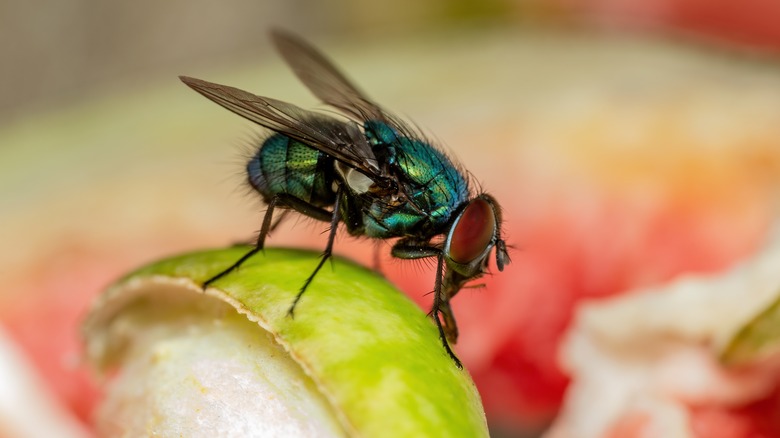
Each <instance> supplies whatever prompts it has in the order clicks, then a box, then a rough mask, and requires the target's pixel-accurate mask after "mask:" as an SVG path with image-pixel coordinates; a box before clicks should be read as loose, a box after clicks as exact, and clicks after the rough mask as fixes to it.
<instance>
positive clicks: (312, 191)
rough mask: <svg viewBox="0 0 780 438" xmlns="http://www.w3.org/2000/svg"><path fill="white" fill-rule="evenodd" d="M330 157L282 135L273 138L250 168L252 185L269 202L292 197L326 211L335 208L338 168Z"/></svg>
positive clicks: (266, 143) (261, 148) (250, 164)
mask: <svg viewBox="0 0 780 438" xmlns="http://www.w3.org/2000/svg"><path fill="white" fill-rule="evenodd" d="M333 164H334V163H333V159H332V158H330V157H329V156H328V155H326V154H324V153H322V152H320V151H318V150H316V149H314V148H311V147H309V146H307V145H305V144H303V143H301V142H299V141H297V140H293V139H291V138H290V137H287V136H285V135H281V134H275V135H272V136H271V137H269V138H268V139H267V140H265V142H263V145H262V146H261V147H260V150H258V151H257V153H256V154H255V156H254V157H252V159H251V160H250V161H249V164H247V174H248V176H249V183H250V184H251V185H252V187H254V188H255V190H257V191H258V192H260V194H261V195H263V198H264V199H265V200H266V201H268V200H269V199H270V198H272V197H274V196H275V195H279V194H288V195H292V196H295V197H296V198H298V199H300V200H302V201H305V202H307V203H310V204H314V205H316V206H319V207H322V206H327V205H331V204H333V202H334V201H335V199H336V196H335V193H334V191H333V178H334V172H335V170H334V166H333Z"/></svg>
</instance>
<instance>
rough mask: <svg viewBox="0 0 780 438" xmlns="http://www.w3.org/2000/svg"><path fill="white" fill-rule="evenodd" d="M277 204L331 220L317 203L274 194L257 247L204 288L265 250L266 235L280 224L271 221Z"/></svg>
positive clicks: (212, 279)
mask: <svg viewBox="0 0 780 438" xmlns="http://www.w3.org/2000/svg"><path fill="white" fill-rule="evenodd" d="M277 206H279V207H285V208H291V209H293V210H296V211H298V212H300V213H302V214H305V215H306V216H309V217H311V218H314V219H317V220H321V221H324V222H327V221H329V220H330V216H331V213H330V212H329V211H327V210H324V209H322V208H319V207H317V206H315V205H311V204H309V203H307V202H304V201H301V200H300V199H298V198H296V197H293V196H290V195H287V194H279V195H276V196H274V197H273V198H271V200H270V201H268V208H267V209H266V211H265V216H264V217H263V225H262V226H261V227H260V233H259V234H258V235H257V242H256V243H255V247H254V248H252V249H250V250H249V252H247V253H246V254H244V255H243V256H241V258H240V259H238V260H236V262H235V263H233V264H232V265H230V266H229V267H228V268H227V269H225V270H224V271H222V272H220V273H218V274H217V275H215V276H213V277H211V278H209V279H208V280H206V281H204V282H203V289H206V288H207V287H208V286H209V285H210V284H212V283H214V282H215V281H217V280H219V279H220V278H222V277H224V276H226V275H228V274H230V273H231V272H233V271H234V270H236V269H238V267H239V266H241V265H242V264H243V263H244V262H245V261H247V260H248V259H249V258H250V257H252V256H253V255H255V254H257V253H258V252H260V251H262V250H263V247H264V246H265V238H266V236H268V233H269V232H270V231H271V230H272V229H274V228H276V226H277V225H279V221H278V220H277V221H276V222H275V223H272V221H271V220H272V219H273V214H274V208H276V207H277ZM285 213H286V212H285ZM284 216H285V214H284V213H283V214H282V217H281V218H283V217H284ZM281 218H280V219H281ZM323 218H324V219H323Z"/></svg>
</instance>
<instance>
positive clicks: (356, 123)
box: [180, 31, 510, 368]
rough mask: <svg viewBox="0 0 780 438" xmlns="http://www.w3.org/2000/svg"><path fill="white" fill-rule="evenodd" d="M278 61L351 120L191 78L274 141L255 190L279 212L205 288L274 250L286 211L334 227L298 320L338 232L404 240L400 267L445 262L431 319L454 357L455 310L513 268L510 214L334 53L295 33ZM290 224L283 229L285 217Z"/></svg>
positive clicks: (259, 158) (282, 43)
mask: <svg viewBox="0 0 780 438" xmlns="http://www.w3.org/2000/svg"><path fill="white" fill-rule="evenodd" d="M271 37H272V40H273V43H274V45H275V46H276V49H277V50H278V52H279V53H280V54H281V55H282V57H283V58H284V59H285V61H286V62H287V64H289V65H290V67H291V68H292V70H293V71H294V73H295V74H296V76H297V77H298V78H299V79H300V80H301V81H302V82H303V83H304V85H306V87H308V88H309V90H311V92H312V93H313V94H314V95H315V96H317V97H318V98H319V99H321V100H322V101H323V102H325V103H326V104H328V105H331V106H332V107H334V108H336V109H337V110H339V111H340V112H341V113H343V115H344V116H345V117H344V118H336V117H332V116H326V115H323V114H320V113H316V112H312V111H307V110H304V109H301V108H299V107H297V106H295V105H292V104H289V103H286V102H282V101H279V100H275V99H271V98H268V97H261V96H257V95H254V94H252V93H248V92H246V91H243V90H239V89H237V88H234V87H230V86H226V85H219V84H215V83H211V82H206V81H203V80H200V79H194V78H190V77H185V76H182V77H180V79H181V80H182V81H183V82H184V83H185V84H187V85H188V86H189V87H190V88H192V89H193V90H195V91H197V92H198V93H200V94H202V95H203V96H205V97H206V98H208V99H210V100H212V101H213V102H215V103H217V104H219V105H221V106H223V107H225V108H226V109H228V110H230V111H232V112H234V113H235V114H238V115H239V116H241V117H244V118H245V119H247V120H250V121H252V122H254V123H257V124H258V125H261V126H263V127H265V128H267V129H270V130H271V131H273V132H274V133H273V134H272V135H271V136H270V137H268V138H267V139H266V140H265V141H263V143H262V145H261V146H260V148H259V149H258V151H257V152H256V153H255V155H254V156H253V157H252V159H251V160H250V161H249V163H248V164H247V176H248V179H249V183H250V185H251V186H252V187H253V188H254V189H255V190H256V191H257V192H258V193H259V194H260V196H261V197H262V198H263V200H264V201H265V203H266V204H267V205H268V209H267V210H266V212H265V216H264V218H263V223H262V225H261V228H260V233H259V235H258V238H257V242H256V244H255V246H254V248H252V249H251V250H250V251H249V252H248V253H246V254H245V255H244V256H243V257H241V258H240V259H238V260H237V261H236V262H235V263H233V264H232V265H231V266H229V267H228V268H226V269H225V270H223V271H222V272H220V273H219V274H217V275H215V276H214V277H212V278H210V279H209V280H207V281H206V282H205V283H204V284H203V287H204V288H205V287H208V285H209V284H211V283H213V282H215V281H217V280H218V279H220V278H222V277H224V276H225V275H227V274H229V273H230V272H232V271H233V270H235V269H236V268H238V267H239V266H240V265H241V264H242V263H244V262H245V261H246V260H247V259H248V258H250V257H252V256H253V255H255V254H256V253H257V252H259V251H261V250H262V249H263V246H264V244H265V238H266V236H267V235H268V233H269V232H270V231H271V230H272V229H273V227H275V226H276V225H277V224H278V221H279V219H277V222H276V223H274V222H273V213H274V210H275V209H276V208H280V209H284V211H283V212H282V214H281V215H280V216H281V217H283V216H284V215H285V214H286V213H287V212H288V211H290V210H293V211H296V212H298V213H300V214H303V215H305V216H308V217H311V218H314V219H317V220H319V221H323V222H328V223H330V232H329V234H328V241H327V245H326V247H325V250H324V251H323V253H322V256H321V257H320V260H319V264H318V265H317V267H316V268H315V269H314V271H313V272H312V273H311V274H310V275H309V277H308V278H307V279H306V281H305V282H304V284H303V286H302V287H301V289H300V291H299V292H298V294H297V295H296V297H295V299H294V300H293V302H292V305H291V306H290V309H289V311H288V314H289V315H290V316H293V315H294V312H295V306H296V305H297V304H298V302H299V300H300V299H301V296H303V293H304V292H305V291H306V288H307V287H308V286H309V284H310V283H311V282H312V280H313V279H314V277H315V276H316V274H317V272H318V271H319V270H320V268H322V266H323V264H324V263H325V261H326V260H328V258H330V256H331V254H332V250H333V241H334V239H335V237H336V232H337V229H338V225H339V224H340V223H343V224H344V225H345V227H346V229H347V232H348V233H349V234H350V235H353V236H365V237H370V238H374V239H396V241H395V243H394V244H393V246H392V249H391V254H392V256H393V257H396V258H401V259H421V258H435V259H436V281H435V284H434V290H433V292H434V295H433V306H432V309H431V313H430V315H431V317H432V318H433V320H434V322H435V324H436V327H437V328H438V330H439V337H440V338H441V341H442V344H443V346H444V349H445V350H446V352H447V354H448V355H449V356H450V357H451V358H452V359H453V360H454V361H455V364H456V365H457V366H458V367H459V368H461V367H462V365H461V363H460V360H458V358H457V356H455V353H454V352H453V351H452V348H451V347H450V343H453V344H454V343H455V342H456V341H457V338H458V328H457V324H456V322H455V317H454V315H453V312H452V309H451V307H450V300H451V299H452V298H453V297H454V296H455V295H456V294H457V293H458V291H460V289H461V288H462V287H463V286H464V285H465V284H466V283H467V282H469V281H471V280H474V279H476V278H479V277H481V276H482V275H484V274H485V273H486V272H487V269H488V260H489V257H490V253H491V251H492V250H493V249H495V261H496V266H497V267H498V270H499V271H502V270H503V269H504V266H505V265H507V264H509V262H510V259H509V254H508V253H507V249H506V244H505V243H504V240H503V239H502V238H501V208H500V207H499V205H498V203H497V202H496V200H495V199H494V198H493V197H492V196H490V195H488V194H487V193H474V192H473V191H472V190H471V189H470V187H469V181H468V179H467V177H466V173H465V171H464V170H463V169H462V168H461V167H460V166H459V165H457V164H456V163H454V162H453V161H452V159H451V158H449V157H448V156H447V155H445V154H444V153H443V152H441V151H440V150H439V149H437V148H436V147H434V146H433V145H432V144H431V143H430V142H428V141H427V140H425V139H424V138H423V136H422V135H421V134H419V133H418V132H416V131H415V130H414V129H412V128H411V127H410V126H409V125H407V124H405V123H404V122H403V121H401V120H400V119H399V118H397V117H395V116H393V115H392V114H390V113H388V112H387V111H385V110H384V109H382V108H381V107H380V106H379V105H377V104H376V103H374V102H373V101H372V100H370V99H369V98H367V97H366V96H365V94H364V93H363V92H361V91H360V90H359V89H358V88H357V87H356V86H355V85H353V84H352V83H351V82H350V81H349V80H348V79H347V78H346V76H344V75H343V74H342V73H341V72H340V71H339V70H338V69H337V68H336V67H335V66H334V65H333V64H332V63H331V62H330V61H329V60H328V59H327V58H326V57H325V56H324V55H322V54H321V53H320V52H319V51H318V50H317V49H315V48H314V47H313V46H311V45H310V44H309V43H307V42H305V41H303V40H302V39H300V38H298V37H296V36H293V35H291V34H288V33H285V32H281V31H273V32H272V33H271ZM281 217H280V219H281Z"/></svg>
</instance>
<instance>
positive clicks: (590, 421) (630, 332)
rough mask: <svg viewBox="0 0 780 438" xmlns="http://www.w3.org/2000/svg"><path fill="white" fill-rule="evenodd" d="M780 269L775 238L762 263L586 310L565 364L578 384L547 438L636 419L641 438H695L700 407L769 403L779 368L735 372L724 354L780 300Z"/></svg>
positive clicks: (594, 433) (779, 243) (767, 364)
mask: <svg viewBox="0 0 780 438" xmlns="http://www.w3.org/2000/svg"><path fill="white" fill-rule="evenodd" d="M779 267H780V233H775V238H774V239H773V241H772V242H771V244H770V245H768V246H767V248H766V249H765V250H764V251H763V252H762V253H760V254H758V255H757V256H756V257H755V258H753V259H751V260H748V261H746V262H744V263H742V264H741V265H739V266H737V267H736V268H734V269H732V270H731V271H729V272H727V273H724V274H719V275H713V276H685V277H682V278H679V279H678V280H676V281H674V282H672V283H670V284H668V285H665V286H661V287H657V288H649V289H644V290H638V291H634V292H629V293H626V294H623V295H620V296H618V297H616V298H611V299H605V300H599V301H593V302H590V303H587V304H585V305H583V306H582V307H581V308H580V309H579V310H578V313H577V315H576V318H575V322H574V324H573V326H572V328H571V329H570V331H569V333H568V335H567V336H568V337H567V340H566V341H565V342H564V343H563V346H562V351H561V357H560V361H561V366H562V367H563V368H564V369H565V370H566V371H567V372H568V373H569V374H570V376H571V377H572V383H571V385H570V387H569V389H568V392H567V394H566V397H565V401H564V406H563V408H562V411H561V413H560V415H559V417H558V418H557V420H556V422H555V424H554V425H553V427H552V428H551V429H550V431H549V432H548V435H547V437H548V438H564V437H576V438H600V437H604V436H609V434H610V431H612V430H614V429H613V428H615V427H616V426H617V425H618V424H619V423H620V422H623V423H624V424H625V423H626V422H628V421H631V420H632V419H633V420H636V422H637V423H636V425H637V427H635V428H634V430H635V431H636V433H637V435H636V436H642V437H645V436H647V437H660V436H663V437H691V436H694V435H693V431H692V430H691V428H690V421H689V420H690V414H689V412H690V411H689V407H690V406H691V405H696V404H707V405H710V406H713V405H714V406H722V407H732V406H740V405H744V404H747V403H749V402H751V401H753V400H758V399H760V398H762V397H764V396H766V395H767V394H768V393H769V392H771V391H772V390H773V389H774V385H775V383H776V381H777V374H778V362H777V361H771V360H765V361H763V362H761V363H756V364H753V365H749V366H748V368H746V367H744V366H743V367H741V368H740V369H739V370H732V369H729V368H727V367H724V366H723V365H722V364H721V363H720V361H719V354H720V352H721V350H722V348H723V346H724V344H725V343H726V342H728V341H729V340H730V339H731V338H732V337H733V336H734V334H735V333H736V332H737V331H738V330H739V329H740V328H741V327H743V326H744V325H745V324H746V323H747V322H748V321H750V320H751V319H752V318H753V317H754V316H756V315H757V314H758V313H759V312H761V311H762V310H763V309H765V308H766V307H767V306H768V305H770V304H771V303H772V302H773V301H774V300H775V299H777V295H778V291H780V268H779ZM639 425H641V426H639Z"/></svg>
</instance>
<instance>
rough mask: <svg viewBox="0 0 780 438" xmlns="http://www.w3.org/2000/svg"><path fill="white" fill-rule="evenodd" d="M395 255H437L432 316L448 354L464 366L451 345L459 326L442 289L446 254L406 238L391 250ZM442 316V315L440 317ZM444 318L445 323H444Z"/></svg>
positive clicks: (423, 256) (401, 256) (403, 256)
mask: <svg viewBox="0 0 780 438" xmlns="http://www.w3.org/2000/svg"><path fill="white" fill-rule="evenodd" d="M391 253H392V255H393V257H397V258H401V259H420V258H426V257H436V283H435V284H434V288H433V306H432V308H431V313H430V315H431V317H432V318H433V321H434V322H435V323H436V328H437V329H439V338H441V343H442V345H443V346H444V349H445V350H446V351H447V354H448V355H449V356H450V357H451V358H452V360H453V361H455V365H456V366H457V367H458V368H463V365H462V364H461V363H460V359H458V357H457V356H455V353H454V352H453V351H452V348H451V347H450V342H452V343H455V340H457V339H458V326H457V325H456V323H455V317H454V316H453V314H452V308H451V307H450V303H449V297H448V296H445V293H444V292H445V291H443V289H442V280H443V278H444V255H443V254H442V252H441V249H439V248H436V247H433V246H430V245H428V244H415V243H414V242H409V241H406V240H400V241H399V242H398V243H396V244H395V245H394V246H393V249H392V251H391ZM440 316H441V317H440ZM442 320H444V323H443V324H442Z"/></svg>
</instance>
